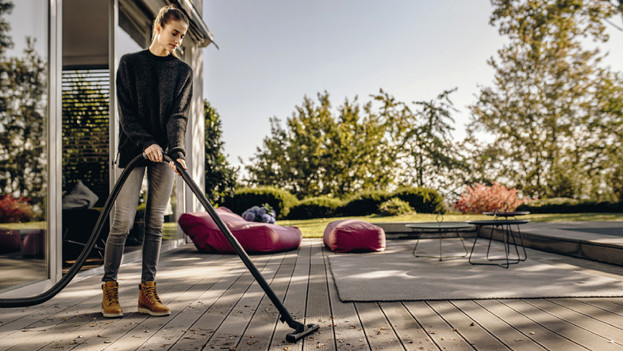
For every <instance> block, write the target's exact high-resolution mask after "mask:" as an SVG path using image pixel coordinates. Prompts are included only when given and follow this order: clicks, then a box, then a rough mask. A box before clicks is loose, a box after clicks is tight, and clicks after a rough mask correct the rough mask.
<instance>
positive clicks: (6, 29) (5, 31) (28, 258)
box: [0, 0, 50, 293]
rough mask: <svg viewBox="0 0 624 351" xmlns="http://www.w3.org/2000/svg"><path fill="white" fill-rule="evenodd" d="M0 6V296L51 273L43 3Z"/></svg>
mask: <svg viewBox="0 0 624 351" xmlns="http://www.w3.org/2000/svg"><path fill="white" fill-rule="evenodd" d="M2 5H3V6H1V7H0V22H1V23H2V25H1V26H0V293H1V292H3V291H7V290H12V289H15V288H17V287H20V286H25V285H28V284H32V283H35V282H38V281H43V280H46V279H48V278H49V272H50V267H49V266H48V265H49V262H50V258H49V257H48V250H47V242H48V241H49V240H50V231H49V230H48V218H47V215H46V213H47V207H48V203H49V199H48V185H49V179H48V177H47V169H48V156H47V155H48V145H47V142H48V141H47V140H48V130H47V126H48V117H49V116H48V99H49V83H48V79H49V69H50V67H49V66H48V62H49V61H50V60H49V57H48V52H49V50H48V45H49V42H48V38H49V33H48V32H49V29H48V28H49V25H48V18H49V4H48V1H47V0H19V1H18V0H4V1H2Z"/></svg>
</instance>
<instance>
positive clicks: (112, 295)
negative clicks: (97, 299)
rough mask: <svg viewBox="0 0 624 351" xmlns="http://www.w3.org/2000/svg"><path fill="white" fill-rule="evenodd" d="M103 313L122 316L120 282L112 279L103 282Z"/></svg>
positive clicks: (107, 315)
mask: <svg viewBox="0 0 624 351" xmlns="http://www.w3.org/2000/svg"><path fill="white" fill-rule="evenodd" d="M102 295H103V296H102V314H103V315H104V317H108V318H112V317H121V316H123V313H122V312H121V306H119V284H117V282H116V281H114V280H111V281H108V282H105V283H104V284H102Z"/></svg>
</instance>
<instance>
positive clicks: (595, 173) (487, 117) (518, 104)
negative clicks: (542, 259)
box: [468, 0, 622, 199]
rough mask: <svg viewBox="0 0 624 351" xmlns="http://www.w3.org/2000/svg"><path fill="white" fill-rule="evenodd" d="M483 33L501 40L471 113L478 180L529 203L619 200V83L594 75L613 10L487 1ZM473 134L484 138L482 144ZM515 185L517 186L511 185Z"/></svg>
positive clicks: (572, 0) (601, 72) (603, 5)
mask: <svg viewBox="0 0 624 351" xmlns="http://www.w3.org/2000/svg"><path fill="white" fill-rule="evenodd" d="M492 4H493V6H494V12H493V14H492V16H491V17H490V23H491V24H492V25H497V26H498V28H499V32H500V33H501V34H502V35H505V36H507V37H508V38H509V44H508V45H505V46H504V47H503V48H502V49H500V50H498V58H497V59H495V58H491V59H490V60H489V62H488V63H489V65H490V66H492V67H493V68H494V70H495V79H494V87H484V88H481V92H480V94H479V96H478V101H477V102H476V103H475V104H474V105H473V106H471V111H472V114H473V115H472V121H471V123H470V125H469V139H468V141H469V142H468V144H470V145H471V147H472V150H473V151H475V152H477V153H475V154H474V157H473V159H472V164H473V165H474V167H473V172H475V173H476V177H478V178H479V177H480V178H486V179H489V181H490V183H491V182H492V181H496V180H498V181H502V182H509V183H512V185H515V186H517V187H519V188H521V189H522V191H523V192H524V194H526V195H529V196H531V197H536V196H537V197H550V196H571V197H592V198H599V199H611V198H621V196H622V190H621V189H622V171H621V169H622V145H621V144H622V74H621V72H617V73H614V72H611V71H610V70H609V69H608V68H604V67H602V66H601V59H602V57H603V56H601V54H600V51H599V49H597V48H596V49H586V48H585V47H584V46H583V45H582V42H581V39H582V38H589V39H592V40H594V41H605V40H607V35H606V34H605V33H604V30H605V26H604V24H603V20H604V19H606V18H609V17H611V16H612V15H614V14H615V13H616V12H615V11H616V9H617V7H615V6H612V5H611V4H609V2H605V1H590V0H557V1H554V0H531V1H524V0H493V1H492ZM478 132H487V133H491V136H492V137H493V140H492V141H491V142H489V143H488V142H486V143H484V142H482V141H480V140H479V139H482V136H480V135H478V134H475V133H478ZM514 183H515V184H514Z"/></svg>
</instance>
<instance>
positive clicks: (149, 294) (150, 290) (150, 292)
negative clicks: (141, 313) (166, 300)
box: [143, 286, 162, 303]
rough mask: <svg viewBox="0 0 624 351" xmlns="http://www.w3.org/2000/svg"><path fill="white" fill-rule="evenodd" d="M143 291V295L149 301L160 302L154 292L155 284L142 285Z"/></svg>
mask: <svg viewBox="0 0 624 351" xmlns="http://www.w3.org/2000/svg"><path fill="white" fill-rule="evenodd" d="M143 292H144V293H145V297H146V298H147V299H148V300H150V302H151V303H154V302H158V303H162V302H161V301H160V297H158V293H156V287H155V286H143Z"/></svg>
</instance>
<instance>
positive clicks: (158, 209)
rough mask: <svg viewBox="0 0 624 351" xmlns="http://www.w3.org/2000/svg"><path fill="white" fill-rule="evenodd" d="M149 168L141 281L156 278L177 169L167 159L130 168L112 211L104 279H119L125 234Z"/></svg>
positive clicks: (129, 225) (129, 226)
mask: <svg viewBox="0 0 624 351" xmlns="http://www.w3.org/2000/svg"><path fill="white" fill-rule="evenodd" d="M146 169H147V202H146V208H145V238H144V239H143V268H142V271H141V283H145V282H146V281H154V278H155V276H156V266H157V265H158V256H159V254H160V244H161V241H162V230H163V221H164V218H165V215H164V213H165V209H166V208H167V203H168V202H169V198H170V197H171V189H172V188H173V178H174V174H175V173H174V172H173V171H172V170H171V168H169V165H168V164H166V163H155V162H150V163H149V164H148V165H147V166H144V167H137V168H135V169H134V170H132V171H131V172H130V175H129V176H128V179H127V180H126V183H125V184H124V186H123V187H122V189H121V191H120V192H119V196H118V197H117V200H116V201H115V207H114V211H113V225H112V227H111V230H110V233H109V234H108V239H107V240H106V248H105V251H104V276H103V277H102V281H104V282H106V281H111V280H117V273H118V272H119V266H120V265H121V258H122V256H123V252H124V247H125V245H126V238H127V237H128V233H129V232H130V229H132V225H133V223H134V218H135V215H136V211H137V206H138V203H139V193H140V191H141V184H142V182H143V176H144V174H145V170H146Z"/></svg>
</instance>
